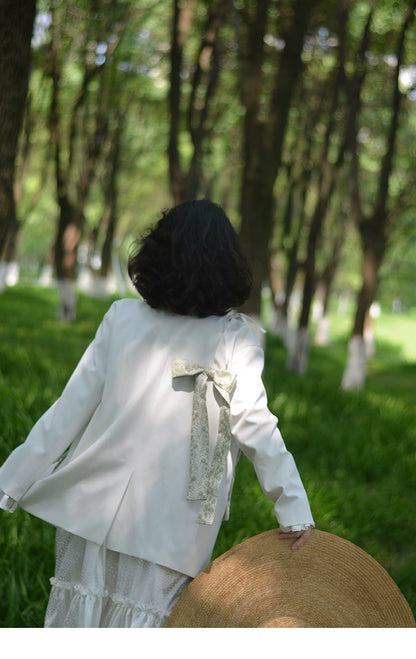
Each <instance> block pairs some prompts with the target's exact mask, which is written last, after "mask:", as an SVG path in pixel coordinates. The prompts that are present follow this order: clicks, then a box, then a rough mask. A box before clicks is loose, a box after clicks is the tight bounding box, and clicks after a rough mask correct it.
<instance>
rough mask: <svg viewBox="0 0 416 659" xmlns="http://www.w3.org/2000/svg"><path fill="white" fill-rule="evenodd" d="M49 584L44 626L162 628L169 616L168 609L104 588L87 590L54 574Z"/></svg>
mask: <svg viewBox="0 0 416 659" xmlns="http://www.w3.org/2000/svg"><path fill="white" fill-rule="evenodd" d="M50 583H51V585H52V590H51V593H50V597H49V603H48V609H47V611H46V616H45V627H55V628H62V627H79V628H80V627H90V628H91V627H111V628H116V627H119V628H126V627H128V628H145V627H147V628H153V627H164V626H165V624H166V620H167V619H168V617H169V612H168V611H162V610H159V609H158V608H156V607H154V606H151V605H149V604H141V603H140V602H137V601H135V600H132V599H129V598H127V597H125V596H124V595H122V594H120V593H111V594H110V593H109V592H108V591H107V590H106V589H104V590H101V591H100V590H95V589H89V588H86V587H85V586H83V585H82V584H78V583H72V582H69V581H61V580H59V579H56V578H55V577H53V578H52V579H50Z"/></svg>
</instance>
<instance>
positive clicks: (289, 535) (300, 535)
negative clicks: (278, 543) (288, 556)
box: [277, 526, 312, 549]
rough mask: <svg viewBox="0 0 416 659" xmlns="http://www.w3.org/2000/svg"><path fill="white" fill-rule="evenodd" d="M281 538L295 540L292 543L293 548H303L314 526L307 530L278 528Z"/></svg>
mask: <svg viewBox="0 0 416 659" xmlns="http://www.w3.org/2000/svg"><path fill="white" fill-rule="evenodd" d="M277 532H278V534H279V538H280V540H293V539H295V542H294V543H293V544H292V547H291V548H292V549H301V547H303V545H305V544H306V543H307V542H308V540H309V538H310V535H311V533H312V526H310V527H309V529H307V531H282V529H277Z"/></svg>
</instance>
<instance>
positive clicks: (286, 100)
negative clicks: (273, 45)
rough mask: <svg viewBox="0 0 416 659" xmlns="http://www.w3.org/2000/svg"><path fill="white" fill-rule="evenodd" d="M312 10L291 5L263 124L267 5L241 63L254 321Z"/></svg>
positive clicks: (244, 208)
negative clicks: (243, 68)
mask: <svg viewBox="0 0 416 659" xmlns="http://www.w3.org/2000/svg"><path fill="white" fill-rule="evenodd" d="M313 4H314V3H313V1H312V0H306V1H305V0H296V2H294V3H293V14H292V20H291V24H290V26H289V29H288V31H287V33H286V34H285V35H284V40H285V47H284V50H283V52H282V54H281V58H280V62H279V68H278V72H277V75H276V78H275V83H274V87H273V90H272V93H271V97H270V106H269V111H268V113H267V118H266V119H261V118H260V112H259V111H260V95H261V93H262V89H261V81H262V75H261V69H262V61H263V53H264V35H265V29H266V25H267V5H268V3H267V2H261V3H257V9H258V12H257V17H256V18H257V20H256V21H255V22H254V23H253V25H252V29H251V34H250V44H251V51H250V52H249V53H248V55H246V57H245V62H246V61H248V62H250V63H251V64H250V67H249V71H248V73H249V75H248V77H247V79H246V82H245V85H244V89H243V102H244V103H245V107H246V116H245V123H244V137H243V140H244V168H243V177H242V187H241V229H240V236H241V242H242V246H243V249H244V251H245V252H246V254H247V256H248V258H249V260H250V263H251V266H252V269H253V275H254V286H253V290H252V293H251V296H250V298H249V300H248V301H247V303H246V305H245V310H246V311H248V312H249V313H252V314H254V315H259V314H260V306H261V289H262V284H263V282H264V281H265V280H269V276H270V253H269V243H270V239H271V236H272V232H273V225H274V211H275V208H274V194H273V188H274V184H275V181H276V177H277V173H278V170H279V167H280V164H281V159H282V150H283V142H284V137H285V132H286V125H287V119H288V114H289V109H290V105H291V100H292V95H293V91H294V88H295V85H296V82H297V79H298V76H299V73H300V70H301V55H302V48H303V41H304V36H305V32H306V29H307V26H308V21H309V15H310V13H311V10H312V6H313ZM264 14H266V15H264ZM246 75H247V74H246Z"/></svg>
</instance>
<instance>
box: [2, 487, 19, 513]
mask: <svg viewBox="0 0 416 659" xmlns="http://www.w3.org/2000/svg"><path fill="white" fill-rule="evenodd" d="M0 508H1V509H2V510H8V511H9V512H11V513H14V511H15V510H16V508H17V501H15V500H14V499H12V498H11V497H9V496H8V495H7V494H6V493H5V492H3V490H0Z"/></svg>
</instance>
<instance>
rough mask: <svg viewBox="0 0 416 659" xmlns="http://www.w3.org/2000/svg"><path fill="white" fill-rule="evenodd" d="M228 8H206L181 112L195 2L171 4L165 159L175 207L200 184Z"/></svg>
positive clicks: (222, 1) (225, 2)
mask: <svg viewBox="0 0 416 659" xmlns="http://www.w3.org/2000/svg"><path fill="white" fill-rule="evenodd" d="M229 5H230V0H216V2H214V3H211V5H210V8H209V13H208V16H207V19H206V24H205V28H204V34H203V37H202V40H201V45H200V48H199V51H198V55H197V58H196V62H195V67H194V68H195V72H194V74H193V75H192V79H191V92H190V96H189V100H188V103H187V108H186V111H185V101H184V97H183V94H182V83H181V80H182V79H181V73H182V67H183V61H184V57H183V54H184V48H185V45H186V42H187V40H188V37H189V33H190V29H191V25H192V20H193V16H194V13H195V7H196V3H195V0H186V1H185V2H184V3H182V6H181V3H180V2H179V0H174V2H173V21H172V35H171V51H170V58H171V60H170V61H171V73H170V89H169V113H170V114H169V116H170V130H169V146H168V158H169V183H170V190H171V194H172V198H173V201H174V203H175V204H179V203H181V202H183V201H185V200H187V199H195V198H197V197H198V195H199V194H200V192H201V188H202V185H203V183H204V181H203V178H204V176H203V168H202V161H203V155H204V148H205V147H206V145H207V143H208V142H209V137H210V135H211V133H212V130H213V121H212V120H211V119H210V106H211V104H212V101H213V99H214V97H215V93H216V89H217V83H218V77H219V72H220V62H219V51H218V34H219V30H220V28H221V27H222V25H223V24H224V21H225V19H226V17H227V12H228V10H229ZM185 117H186V123H185ZM182 122H183V124H184V128H185V127H186V130H187V131H188V133H189V136H190V139H191V143H192V155H191V158H190V162H189V165H188V166H185V165H184V164H183V162H182V158H181V153H180V149H179V137H180V132H181V123H182Z"/></svg>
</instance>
